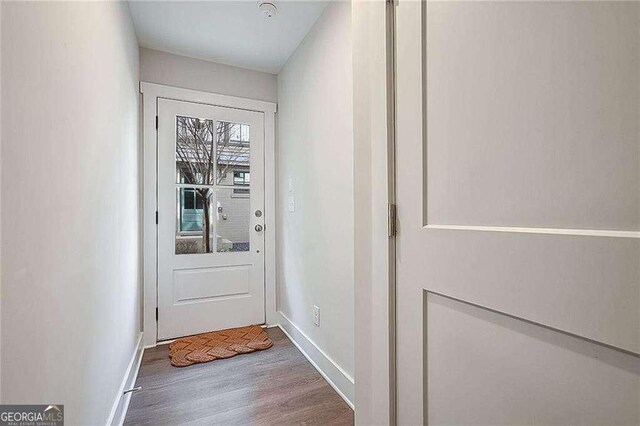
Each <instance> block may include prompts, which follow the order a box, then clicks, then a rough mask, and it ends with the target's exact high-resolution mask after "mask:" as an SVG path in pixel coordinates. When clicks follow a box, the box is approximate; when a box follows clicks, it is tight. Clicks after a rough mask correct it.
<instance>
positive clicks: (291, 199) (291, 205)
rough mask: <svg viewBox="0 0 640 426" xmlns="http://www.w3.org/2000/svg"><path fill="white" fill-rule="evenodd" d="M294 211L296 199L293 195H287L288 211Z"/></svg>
mask: <svg viewBox="0 0 640 426" xmlns="http://www.w3.org/2000/svg"><path fill="white" fill-rule="evenodd" d="M295 211H296V199H295V198H294V196H293V195H291V196H289V212H290V213H293V212H295Z"/></svg>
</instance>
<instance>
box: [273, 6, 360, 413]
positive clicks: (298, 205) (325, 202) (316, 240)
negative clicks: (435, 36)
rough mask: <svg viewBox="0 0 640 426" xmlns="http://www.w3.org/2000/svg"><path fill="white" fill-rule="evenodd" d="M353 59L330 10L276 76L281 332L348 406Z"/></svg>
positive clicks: (347, 10)
mask: <svg viewBox="0 0 640 426" xmlns="http://www.w3.org/2000/svg"><path fill="white" fill-rule="evenodd" d="M351 52H352V48H351V6H350V3H349V2H343V1H340V2H330V3H329V4H328V6H327V7H326V9H325V11H324V13H323V15H322V16H321V17H320V18H319V19H318V21H317V22H316V24H315V26H314V27H313V28H312V29H311V31H310V32H309V34H307V36H306V38H305V39H304V40H303V42H302V43H301V44H300V46H299V47H298V49H297V50H296V51H295V53H294V54H293V55H292V56H291V58H289V60H288V62H287V64H286V65H285V66H284V67H283V69H282V70H281V72H280V74H279V75H278V127H277V130H278V133H277V142H276V146H277V148H276V151H277V152H276V162H277V170H278V173H277V215H276V217H277V220H278V223H277V232H276V235H277V239H278V241H277V245H278V249H277V254H278V259H277V281H278V292H279V294H278V297H279V298H278V309H279V310H280V311H281V313H282V314H283V315H284V318H283V327H284V328H285V329H286V330H287V331H288V332H289V333H290V334H292V336H293V337H294V339H295V340H297V341H298V343H299V344H301V346H303V348H304V347H305V346H304V345H306V348H307V349H305V350H306V351H307V352H309V351H311V352H312V353H313V354H315V355H316V358H315V359H314V362H316V363H317V364H319V366H320V368H321V369H323V371H324V372H325V373H326V374H327V376H328V377H329V379H330V380H332V381H333V382H334V383H335V385H336V386H337V387H338V388H339V389H340V390H341V391H342V392H343V393H344V394H345V395H346V397H347V398H349V399H350V400H351V401H353V374H354V215H353V214H354V213H353V212H354V203H353V161H354V158H353V101H352V93H353V88H352V81H353V79H352V54H351ZM290 180H291V182H292V186H291V188H290V185H289V181H290ZM290 197H294V198H295V200H294V203H295V212H290V211H289V198H290ZM314 305H316V306H318V307H319V308H320V327H317V326H315V325H314V323H313V306H314ZM313 354H310V355H311V357H312V358H313V357H314V355H313Z"/></svg>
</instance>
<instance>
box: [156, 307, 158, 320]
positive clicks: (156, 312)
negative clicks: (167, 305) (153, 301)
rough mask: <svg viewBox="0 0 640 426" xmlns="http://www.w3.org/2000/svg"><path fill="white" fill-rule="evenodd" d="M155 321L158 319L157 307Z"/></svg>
mask: <svg viewBox="0 0 640 426" xmlns="http://www.w3.org/2000/svg"><path fill="white" fill-rule="evenodd" d="M156 321H158V308H156Z"/></svg>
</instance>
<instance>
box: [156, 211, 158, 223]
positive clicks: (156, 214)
mask: <svg viewBox="0 0 640 426" xmlns="http://www.w3.org/2000/svg"><path fill="white" fill-rule="evenodd" d="M157 224H158V210H156V225H157Z"/></svg>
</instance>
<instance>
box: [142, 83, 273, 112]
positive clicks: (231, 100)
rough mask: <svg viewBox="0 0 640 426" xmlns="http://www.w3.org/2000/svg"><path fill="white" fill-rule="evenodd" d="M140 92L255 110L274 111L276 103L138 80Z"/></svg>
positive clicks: (179, 99)
mask: <svg viewBox="0 0 640 426" xmlns="http://www.w3.org/2000/svg"><path fill="white" fill-rule="evenodd" d="M140 93H143V94H146V93H148V94H151V95H153V94H155V95H157V96H158V97H160V98H166V99H175V100H177V101H188V102H195V103H201V104H208V105H216V106H222V107H226V108H237V109H246V110H250V111H257V112H264V113H265V114H266V113H267V112H271V113H275V112H276V104H275V103H273V102H266V101H258V100H255V99H247V98H240V97H237V96H229V95H221V94H218V93H211V92H200V91H198V90H191V89H182V88H180V87H173V86H165V85H164V84H156V83H148V82H146V81H141V82H140Z"/></svg>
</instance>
